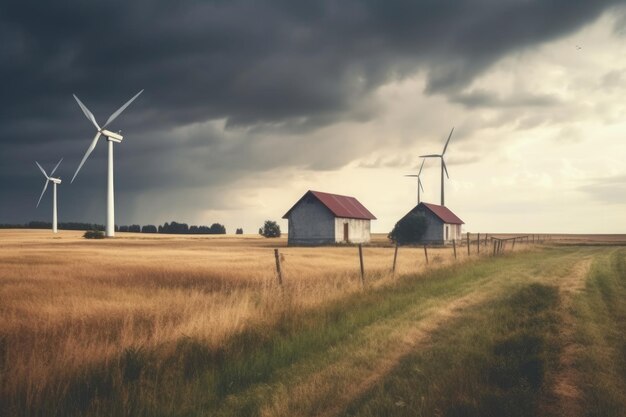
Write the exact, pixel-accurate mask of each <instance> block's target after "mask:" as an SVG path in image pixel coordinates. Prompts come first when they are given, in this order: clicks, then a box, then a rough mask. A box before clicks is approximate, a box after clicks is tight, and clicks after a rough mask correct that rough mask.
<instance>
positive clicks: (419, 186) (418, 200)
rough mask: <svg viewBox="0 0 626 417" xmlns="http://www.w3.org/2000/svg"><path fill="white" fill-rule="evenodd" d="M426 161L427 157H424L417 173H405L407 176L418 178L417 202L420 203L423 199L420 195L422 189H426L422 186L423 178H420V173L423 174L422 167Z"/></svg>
mask: <svg viewBox="0 0 626 417" xmlns="http://www.w3.org/2000/svg"><path fill="white" fill-rule="evenodd" d="M424 162H426V159H422V165H420V170H419V172H418V173H417V175H405V177H415V178H417V204H419V203H420V202H421V201H422V200H421V197H420V189H421V190H422V191H424V187H423V186H422V180H421V178H420V175H421V174H422V169H423V168H424Z"/></svg>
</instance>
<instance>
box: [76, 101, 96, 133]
mask: <svg viewBox="0 0 626 417" xmlns="http://www.w3.org/2000/svg"><path fill="white" fill-rule="evenodd" d="M72 95H73V96H74V98H75V99H76V101H77V102H78V105H79V106H80V108H81V110H82V111H83V113H85V117H87V119H89V120H90V121H91V123H93V125H94V126H95V127H96V129H98V130H100V126H98V122H96V118H95V117H93V114H92V113H91V112H90V111H89V109H88V108H87V106H85V105H84V104H83V102H82V101H80V100H79V99H78V97H76V94H72Z"/></svg>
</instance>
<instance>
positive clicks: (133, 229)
mask: <svg viewBox="0 0 626 417" xmlns="http://www.w3.org/2000/svg"><path fill="white" fill-rule="evenodd" d="M128 231H129V232H132V233H139V232H141V226H139V225H138V224H131V225H130V226H128Z"/></svg>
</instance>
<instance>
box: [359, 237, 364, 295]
mask: <svg viewBox="0 0 626 417" xmlns="http://www.w3.org/2000/svg"><path fill="white" fill-rule="evenodd" d="M359 262H360V263H361V286H362V287H363V288H365V268H364V267H363V245H361V244H360V243H359Z"/></svg>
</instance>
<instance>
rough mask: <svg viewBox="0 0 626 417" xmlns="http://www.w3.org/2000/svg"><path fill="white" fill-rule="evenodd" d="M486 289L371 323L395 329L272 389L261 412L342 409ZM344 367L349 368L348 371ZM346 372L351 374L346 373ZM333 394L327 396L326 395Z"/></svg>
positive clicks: (378, 329) (326, 416)
mask: <svg viewBox="0 0 626 417" xmlns="http://www.w3.org/2000/svg"><path fill="white" fill-rule="evenodd" d="M490 295H491V291H485V290H484V289H479V290H474V291H471V292H469V293H467V294H465V295H462V296H460V297H457V298H454V299H452V300H449V301H445V302H443V303H441V302H440V303H437V304H436V305H433V306H432V307H429V308H427V309H426V310H424V311H423V312H422V313H421V314H420V316H421V317H423V318H421V319H420V320H419V321H417V322H416V321H415V314H416V313H415V312H414V311H410V312H407V313H406V314H404V315H403V317H400V318H396V319H394V320H393V323H390V322H387V321H385V322H382V323H376V324H375V325H373V326H371V328H370V329H368V333H371V334H373V335H376V334H378V333H386V332H387V331H388V329H389V328H390V327H392V328H394V330H393V331H391V332H390V333H389V334H386V335H385V336H384V337H383V338H382V340H381V338H380V337H371V338H368V339H367V340H366V343H364V344H363V345H361V346H359V347H358V348H356V349H355V350H354V351H352V354H351V355H347V356H345V357H343V358H342V359H340V360H339V361H337V362H335V363H333V364H332V365H330V366H328V367H325V368H323V369H321V370H319V371H316V372H314V373H313V374H310V375H308V376H307V377H306V378H305V379H303V380H300V381H297V382H296V384H295V385H290V386H283V387H281V388H279V389H277V390H274V391H273V393H272V396H273V399H272V401H271V403H270V404H268V405H266V407H264V408H263V409H262V412H261V415H262V416H285V417H286V416H292V415H295V414H294V413H298V415H315V416H323V417H331V416H336V415H339V414H341V413H342V412H343V411H344V410H345V409H346V408H347V407H348V406H349V405H350V404H351V403H352V402H353V401H354V400H356V399H358V398H359V397H361V396H362V395H364V394H365V393H366V392H367V391H369V390H370V389H371V388H373V387H374V386H376V385H377V384H379V383H380V382H381V381H382V380H383V379H384V378H385V377H386V376H387V375H388V374H389V373H390V372H391V371H392V370H393V369H394V368H395V367H396V366H397V365H398V363H399V362H400V361H401V359H402V358H403V357H405V356H406V355H407V354H409V353H411V352H413V351H414V350H415V349H417V348H420V347H426V346H427V344H428V341H429V338H430V336H431V334H432V333H433V332H434V331H435V330H437V329H439V328H441V327H443V326H445V325H446V323H448V322H450V321H451V320H453V319H455V318H457V317H458V316H460V315H461V314H462V312H463V311H464V310H465V309H467V308H469V307H472V306H475V305H478V304H480V303H482V302H484V301H485V300H486V299H488V298H489V296H490ZM348 371H349V372H348ZM346 375H350V376H349V377H347V376H346ZM331 398H332V399H331Z"/></svg>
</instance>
